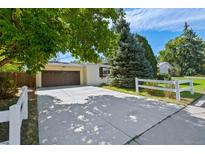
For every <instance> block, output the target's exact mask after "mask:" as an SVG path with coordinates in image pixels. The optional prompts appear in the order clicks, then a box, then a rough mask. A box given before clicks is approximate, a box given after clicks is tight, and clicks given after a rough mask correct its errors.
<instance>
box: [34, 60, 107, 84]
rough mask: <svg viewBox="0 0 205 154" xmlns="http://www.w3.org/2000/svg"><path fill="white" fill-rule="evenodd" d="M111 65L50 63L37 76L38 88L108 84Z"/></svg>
mask: <svg viewBox="0 0 205 154" xmlns="http://www.w3.org/2000/svg"><path fill="white" fill-rule="evenodd" d="M108 74H109V65H104V64H90V63H85V64H76V63H48V64H47V65H46V66H45V68H44V69H43V70H42V71H41V72H38V73H37V74H36V86H37V87H51V86H65V85H100V84H102V83H106V82H107V76H108Z"/></svg>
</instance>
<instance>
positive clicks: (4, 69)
mask: <svg viewBox="0 0 205 154" xmlns="http://www.w3.org/2000/svg"><path fill="white" fill-rule="evenodd" d="M21 71H23V68H22V67H21V66H18V65H14V64H5V65H4V66H2V67H1V68H0V72H21Z"/></svg>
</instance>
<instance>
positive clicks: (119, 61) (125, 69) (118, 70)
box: [110, 18, 153, 87]
mask: <svg viewBox="0 0 205 154" xmlns="http://www.w3.org/2000/svg"><path fill="white" fill-rule="evenodd" d="M115 29H116V32H118V33H119V34H120V39H119V43H118V44H119V49H118V50H117V51H116V53H115V54H114V55H113V56H112V57H111V58H110V65H111V74H110V79H111V84H112V85H114V86H117V87H134V86H135V77H138V78H152V77H153V70H152V67H151V65H150V63H149V61H148V60H147V59H146V57H145V54H144V49H143V48H142V47H141V45H140V44H139V43H138V42H137V41H136V40H135V37H134V35H133V34H131V33H130V28H129V24H128V23H126V21H125V19H123V18H121V19H120V20H119V21H118V22H117V23H116V25H115Z"/></svg>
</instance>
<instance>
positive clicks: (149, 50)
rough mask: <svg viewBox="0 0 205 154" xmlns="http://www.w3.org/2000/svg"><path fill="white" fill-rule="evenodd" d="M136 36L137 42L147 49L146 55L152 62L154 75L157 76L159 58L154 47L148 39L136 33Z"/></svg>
mask: <svg viewBox="0 0 205 154" xmlns="http://www.w3.org/2000/svg"><path fill="white" fill-rule="evenodd" d="M135 38H136V40H137V42H139V43H140V44H141V46H142V47H143V48H144V49H145V57H146V58H147V60H148V61H149V62H150V64H151V66H152V69H153V75H154V77H156V76H157V60H156V58H155V55H154V53H153V51H152V47H151V46H150V44H149V43H148V41H147V39H146V38H145V37H143V36H141V35H139V34H136V35H135Z"/></svg>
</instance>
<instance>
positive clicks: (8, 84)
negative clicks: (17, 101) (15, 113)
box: [0, 77, 18, 99]
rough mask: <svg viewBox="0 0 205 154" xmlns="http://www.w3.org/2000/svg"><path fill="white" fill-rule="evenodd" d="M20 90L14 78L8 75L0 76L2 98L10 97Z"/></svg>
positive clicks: (0, 95) (0, 94)
mask: <svg viewBox="0 0 205 154" xmlns="http://www.w3.org/2000/svg"><path fill="white" fill-rule="evenodd" d="M17 92H18V89H17V84H16V82H15V81H14V80H11V79H9V78H6V77H1V78H0V98H3V99H5V98H10V97H12V96H14V95H15V94H16V93H17Z"/></svg>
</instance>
